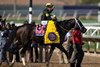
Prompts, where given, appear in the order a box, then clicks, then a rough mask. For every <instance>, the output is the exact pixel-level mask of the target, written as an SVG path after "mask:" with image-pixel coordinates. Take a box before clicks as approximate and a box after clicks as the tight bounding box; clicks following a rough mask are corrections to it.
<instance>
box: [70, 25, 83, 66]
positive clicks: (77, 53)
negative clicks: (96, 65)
mask: <svg viewBox="0 0 100 67" xmlns="http://www.w3.org/2000/svg"><path fill="white" fill-rule="evenodd" d="M72 42H73V52H72V56H71V59H70V67H75V66H76V67H81V63H82V60H83V57H84V52H83V50H82V33H81V31H80V28H79V27H78V26H77V25H76V26H75V28H74V29H73V32H72ZM76 61H77V62H76ZM75 62H76V65H75Z"/></svg>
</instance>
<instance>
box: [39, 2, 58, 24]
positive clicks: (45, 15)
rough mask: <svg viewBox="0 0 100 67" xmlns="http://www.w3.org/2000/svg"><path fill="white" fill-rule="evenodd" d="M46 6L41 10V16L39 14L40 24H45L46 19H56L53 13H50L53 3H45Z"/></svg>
mask: <svg viewBox="0 0 100 67" xmlns="http://www.w3.org/2000/svg"><path fill="white" fill-rule="evenodd" d="M45 6H46V8H45V9H44V10H43V13H42V16H41V21H43V22H41V24H43V23H45V24H47V22H46V21H48V20H54V21H56V20H57V18H56V16H55V15H52V14H51V13H52V11H53V10H54V5H53V4H52V3H46V5H45Z"/></svg>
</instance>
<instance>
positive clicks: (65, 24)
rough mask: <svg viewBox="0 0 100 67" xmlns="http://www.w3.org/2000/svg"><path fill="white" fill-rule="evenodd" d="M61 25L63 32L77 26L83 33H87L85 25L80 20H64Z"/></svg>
mask: <svg viewBox="0 0 100 67" xmlns="http://www.w3.org/2000/svg"><path fill="white" fill-rule="evenodd" d="M59 23H60V27H61V28H62V30H66V31H69V30H70V29H72V28H74V27H75V26H77V27H78V28H79V29H80V30H81V32H82V33H85V32H86V31H87V29H86V28H85V27H84V25H83V24H82V22H81V21H80V20H79V19H78V18H72V19H68V20H63V21H60V22H59Z"/></svg>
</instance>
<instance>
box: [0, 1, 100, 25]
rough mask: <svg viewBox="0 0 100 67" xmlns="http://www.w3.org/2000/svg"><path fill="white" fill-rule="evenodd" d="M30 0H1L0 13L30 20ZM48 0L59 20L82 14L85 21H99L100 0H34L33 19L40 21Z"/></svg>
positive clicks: (17, 18)
mask: <svg viewBox="0 0 100 67" xmlns="http://www.w3.org/2000/svg"><path fill="white" fill-rule="evenodd" d="M29 1H30V0H0V15H2V16H3V17H4V18H6V19H7V21H10V20H14V21H16V22H23V20H28V14H29ZM47 2H50V3H53V4H54V6H55V9H54V11H53V14H55V15H56V16H57V18H58V20H64V19H69V18H71V17H76V16H80V18H81V20H82V21H83V22H84V23H97V22H98V13H99V10H100V7H99V6H98V5H99V2H100V0H33V11H32V15H33V20H34V21H36V22H40V16H41V13H42V11H43V9H44V8H45V4H46V3H47Z"/></svg>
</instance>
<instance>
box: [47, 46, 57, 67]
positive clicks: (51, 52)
mask: <svg viewBox="0 0 100 67" xmlns="http://www.w3.org/2000/svg"><path fill="white" fill-rule="evenodd" d="M54 49H55V45H51V48H50V52H49V54H48V59H47V64H46V65H47V66H49V62H50V59H51V56H52V54H53V51H54Z"/></svg>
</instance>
